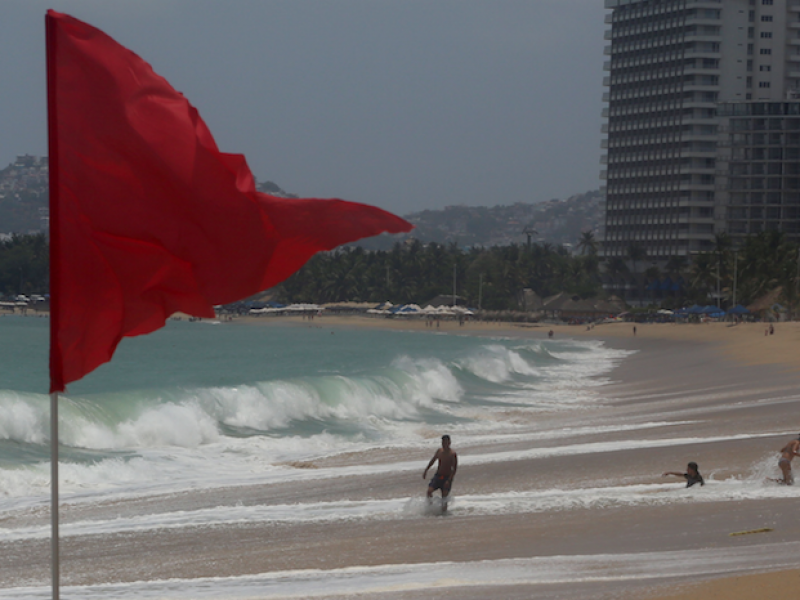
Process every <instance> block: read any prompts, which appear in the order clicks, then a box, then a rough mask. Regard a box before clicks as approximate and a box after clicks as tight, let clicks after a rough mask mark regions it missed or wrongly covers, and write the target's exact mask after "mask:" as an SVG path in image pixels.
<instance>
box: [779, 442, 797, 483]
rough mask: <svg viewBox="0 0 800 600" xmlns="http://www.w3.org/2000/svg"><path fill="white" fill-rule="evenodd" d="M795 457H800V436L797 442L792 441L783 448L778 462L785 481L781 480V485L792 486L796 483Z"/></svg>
mask: <svg viewBox="0 0 800 600" xmlns="http://www.w3.org/2000/svg"><path fill="white" fill-rule="evenodd" d="M795 456H800V436H797V439H796V440H792V441H791V442H789V443H788V444H786V445H785V446H784V447H783V448H781V457H780V459H779V460H778V467H780V469H781V473H783V479H779V480H778V481H779V482H780V483H783V484H786V485H792V484H793V483H794V475H793V474H792V459H793V458H794V457H795Z"/></svg>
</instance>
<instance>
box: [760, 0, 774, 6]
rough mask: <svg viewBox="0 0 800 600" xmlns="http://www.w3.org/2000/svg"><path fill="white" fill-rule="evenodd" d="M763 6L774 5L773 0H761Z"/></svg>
mask: <svg viewBox="0 0 800 600" xmlns="http://www.w3.org/2000/svg"><path fill="white" fill-rule="evenodd" d="M761 5H762V6H772V0H761Z"/></svg>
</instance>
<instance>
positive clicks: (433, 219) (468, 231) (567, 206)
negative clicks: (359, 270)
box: [357, 190, 605, 250]
mask: <svg viewBox="0 0 800 600" xmlns="http://www.w3.org/2000/svg"><path fill="white" fill-rule="evenodd" d="M604 216H605V201H604V200H603V196H602V194H601V193H600V191H599V190H595V191H592V192H586V193H585V194H578V195H575V196H572V197H570V198H567V199H566V200H549V201H546V202H536V203H534V202H531V203H517V204H512V205H510V206H493V207H485V206H448V207H446V208H445V209H444V210H424V211H422V212H416V213H412V214H410V215H404V218H405V219H406V220H408V221H409V222H411V223H413V224H414V225H415V226H416V227H415V229H414V230H413V231H412V232H411V233H409V234H407V235H405V236H386V235H383V236H379V237H376V238H371V239H368V240H363V241H361V242H359V243H358V244H357V245H359V246H362V247H364V248H369V249H371V250H387V249H389V248H390V247H391V246H392V244H394V243H395V242H396V241H397V240H398V239H404V238H415V239H418V240H420V241H421V242H424V243H427V242H437V243H440V244H449V243H455V244H457V245H458V246H459V247H466V246H484V247H489V246H507V245H509V244H520V243H526V242H527V241H528V232H530V237H531V241H532V242H534V243H537V242H538V243H542V242H547V243H550V244H553V245H558V246H560V245H563V246H566V247H567V248H570V247H571V248H575V247H576V246H577V244H578V240H579V239H580V236H581V233H582V232H584V231H592V232H594V234H595V238H597V237H599V234H600V227H601V224H602V222H603V219H604Z"/></svg>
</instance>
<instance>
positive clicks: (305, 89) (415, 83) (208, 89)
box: [0, 0, 606, 214]
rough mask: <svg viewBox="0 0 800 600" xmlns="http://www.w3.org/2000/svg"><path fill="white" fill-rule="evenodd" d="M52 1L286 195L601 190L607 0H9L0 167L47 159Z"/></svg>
mask: <svg viewBox="0 0 800 600" xmlns="http://www.w3.org/2000/svg"><path fill="white" fill-rule="evenodd" d="M48 8H53V9H55V10H58V11H60V12H66V13H68V14H71V15H72V16H74V17H77V18H79V19H81V20H83V21H86V22H87V23H89V24H91V25H93V26H95V27H98V28H99V29H102V30H103V31H105V32H106V33H107V34H109V35H110V36H111V37H113V38H115V39H116V40H117V41H118V42H120V43H121V44H123V45H125V46H127V47H128V48H130V49H131V50H133V51H134V52H135V53H137V54H138V55H139V56H141V57H142V58H143V59H145V60H146V61H147V62H149V63H150V64H151V65H152V66H153V68H154V69H155V71H156V72H157V73H159V74H160V75H162V76H164V77H165V78H166V79H167V80H168V81H169V82H170V83H171V84H172V85H173V87H175V88H176V89H177V90H179V91H181V92H183V93H184V94H185V95H186V97H187V98H188V99H189V101H190V102H191V103H192V104H194V105H195V106H196V107H197V108H198V110H199V111H200V114H201V115H202V117H203V118H204V120H205V121H206V123H207V124H208V126H209V128H210V129H211V132H212V133H213V134H214V137H215V138H216V140H217V144H218V145H219V147H220V149H222V150H223V151H225V152H232V153H241V154H244V155H245V156H246V157H247V161H248V163H249V165H250V168H251V170H252V171H253V173H254V175H255V176H256V178H257V179H258V180H260V181H263V180H272V181H274V182H276V183H277V184H278V185H280V186H281V187H282V188H283V189H285V190H286V191H288V192H292V193H295V194H299V195H301V196H313V197H322V198H330V197H338V198H344V199H347V200H354V201H357V202H366V203H368V204H374V205H376V206H380V207H382V208H385V209H388V210H391V211H393V212H396V213H398V214H407V213H409V212H412V211H418V210H423V209H425V208H432V209H438V208H443V207H444V206H448V205H455V204H464V205H482V206H494V205H497V204H513V203H514V202H532V201H540V200H549V199H551V198H566V197H568V196H570V195H572V194H576V193H580V192H585V191H588V190H592V189H596V188H597V187H599V185H600V180H599V179H598V173H599V171H600V164H599V159H600V155H601V150H600V139H601V134H600V126H601V124H602V119H601V116H600V112H601V110H602V108H603V104H602V101H601V96H602V93H603V91H604V90H603V88H602V78H603V71H602V65H603V59H604V57H603V46H604V40H603V32H604V30H605V25H604V23H603V17H604V15H605V13H606V11H605V10H604V9H603V2H602V0H515V1H510V0H484V1H476V0H229V1H221V0H216V1H211V0H135V1H134V0H48V1H46V2H42V1H40V0H0V168H2V167H5V166H6V165H7V164H9V163H10V162H12V161H13V160H14V158H15V157H16V156H17V155H20V154H35V155H46V154H47V135H46V98H45V43H44V15H45V12H46V10H47V9H48Z"/></svg>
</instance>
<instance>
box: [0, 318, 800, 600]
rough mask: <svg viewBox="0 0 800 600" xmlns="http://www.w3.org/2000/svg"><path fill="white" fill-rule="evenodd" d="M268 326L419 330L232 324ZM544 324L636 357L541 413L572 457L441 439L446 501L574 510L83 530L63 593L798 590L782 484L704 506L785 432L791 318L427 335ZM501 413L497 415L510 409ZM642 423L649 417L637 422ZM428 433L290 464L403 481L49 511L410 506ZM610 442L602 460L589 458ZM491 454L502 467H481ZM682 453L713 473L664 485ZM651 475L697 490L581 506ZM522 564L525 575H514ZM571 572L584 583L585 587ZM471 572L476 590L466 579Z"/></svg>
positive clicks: (38, 559)
mask: <svg viewBox="0 0 800 600" xmlns="http://www.w3.org/2000/svg"><path fill="white" fill-rule="evenodd" d="M276 322H280V323H287V322H288V323H293V324H294V325H295V326H297V327H319V328H326V329H330V330H331V332H332V333H334V334H335V332H336V331H337V330H338V329H341V328H356V327H377V328H386V329H401V330H419V331H423V330H428V331H430V330H431V328H429V327H428V326H426V324H425V322H424V321H401V320H389V319H373V318H366V317H344V316H342V317H339V316H321V317H316V318H315V319H314V320H304V319H302V318H300V317H281V318H274V317H269V318H263V317H262V318H255V317H253V318H251V317H247V318H241V319H236V321H235V322H234V323H232V326H239V325H253V326H270V324H271V323H276ZM550 330H552V331H553V333H554V336H555V337H556V338H557V339H560V338H567V337H571V338H580V339H587V338H588V339H597V340H602V341H603V342H604V343H605V344H607V345H608V346H610V347H612V348H617V349H621V350H628V351H633V352H634V353H633V354H632V355H631V356H629V357H628V358H627V359H625V360H624V361H623V363H622V364H621V365H620V366H619V367H617V368H616V369H615V370H614V371H613V372H612V373H611V374H610V376H609V377H610V380H611V382H610V383H608V384H606V385H603V386H600V387H598V388H597V389H596V392H595V393H596V394H597V395H598V398H599V399H601V400H602V401H601V402H598V403H597V405H596V406H595V407H593V408H591V409H587V410H586V411H585V413H584V414H582V415H579V416H576V415H574V414H572V415H569V416H565V415H562V414H557V413H554V414H544V415H542V417H541V418H542V421H543V422H545V421H546V423H547V426H548V427H550V428H553V427H558V426H563V427H568V428H573V427H577V426H578V425H579V424H582V426H583V429H582V430H581V432H580V434H579V435H576V437H575V439H574V440H571V444H572V445H573V446H574V447H575V450H574V452H572V453H566V454H565V453H563V452H562V453H554V454H550V453H549V452H548V450H549V449H550V448H551V447H552V446H553V445H554V444H555V442H553V441H549V440H548V439H546V438H542V439H539V440H536V441H533V442H532V441H530V440H520V441H519V442H508V441H506V442H503V443H497V442H493V441H491V440H486V441H484V442H482V443H481V444H474V445H472V446H468V447H464V446H460V445H459V444H458V440H457V439H455V440H454V448H455V449H456V450H457V451H458V452H459V456H460V457H461V461H462V466H461V467H460V469H459V472H458V478H457V481H456V486H455V490H454V492H455V494H456V502H457V498H458V495H464V496H468V495H471V494H472V495H474V494H484V495H485V494H506V495H512V496H513V495H522V496H524V495H528V496H532V495H537V494H540V495H546V494H548V493H550V491H551V490H552V489H553V488H554V487H555V488H557V489H558V491H559V493H560V494H562V495H564V494H572V495H573V496H574V506H573V507H572V508H571V509H570V510H556V509H554V510H547V511H543V512H541V511H540V512H534V513H525V512H524V511H522V512H516V513H511V514H459V513H458V512H454V513H453V514H452V515H450V516H448V517H447V518H419V519H379V520H367V521H354V522H352V523H348V522H347V521H334V522H330V523H305V524H304V523H299V524H269V525H262V526H248V527H243V526H242V527H237V526H231V525H224V526H216V527H198V528H195V529H191V528H184V529H181V530H180V532H179V533H175V532H171V531H169V530H164V531H157V530H156V531H146V532H136V531H130V532H125V533H120V534H117V535H115V536H112V537H108V536H92V535H82V536H76V537H72V538H68V539H66V540H65V541H64V542H63V546H62V583H63V584H64V585H70V586H73V585H92V584H99V583H105V584H113V583H114V582H121V583H124V582H133V581H142V580H152V581H160V580H168V579H170V578H187V579H196V578H219V577H241V576H246V575H251V576H253V577H265V576H270V574H272V575H274V576H275V577H290V576H298V577H299V576H300V575H298V574H302V577H314V576H315V575H314V574H315V573H325V574H328V575H330V573H336V574H337V575H336V576H337V577H339V576H340V575H341V574H347V573H353V572H358V573H359V574H361V576H363V577H365V578H369V577H372V578H374V583H371V584H370V585H368V586H367V587H364V588H363V589H361V591H356V592H353V591H352V590H349V591H342V593H341V594H337V592H336V589H337V588H336V587H335V585H333V586H332V587H330V589H328V590H327V594H326V596H325V597H326V598H340V597H341V598H345V597H347V598H380V599H382V600H395V599H400V598H403V599H406V598H408V599H415V598H440V599H443V600H445V599H448V600H449V599H455V598H458V599H459V600H463V599H466V600H470V599H475V600H478V599H483V598H505V599H516V598H520V599H522V598H548V599H552V598H565V599H566V598H569V599H570V600H575V599H577V600H581V599H587V600H588V599H598V598H600V599H605V598H609V599H612V598H614V599H618V600H633V599H642V598H652V599H654V600H655V599H667V598H670V599H676V600H677V599H682V598H689V597H692V598H697V597H701V598H726V599H732V600H737V599H739V598H742V599H744V598H756V597H757V598H760V599H762V600H771V599H773V598H775V599H777V598H781V599H783V598H787V597H793V594H795V595H796V592H795V590H796V586H797V583H798V579H799V578H800V570H797V569H794V566H795V564H796V561H792V560H791V556H792V555H793V554H794V553H796V552H797V551H798V550H800V523H799V522H798V520H797V519H796V517H795V514H794V513H795V510H796V506H797V497H796V495H793V492H794V490H793V488H785V491H786V492H787V494H786V495H785V496H782V497H774V498H766V499H765V498H760V497H752V498H749V497H747V490H746V485H743V486H742V487H743V490H744V491H743V492H742V494H743V496H742V497H743V498H744V499H741V498H740V497H738V496H737V497H735V498H734V497H723V496H714V495H713V493H712V491H713V489H714V482H720V481H730V480H737V481H738V480H743V481H745V482H746V481H751V480H753V477H754V473H755V476H758V474H759V473H761V472H764V473H766V474H768V475H770V476H775V473H773V470H774V471H776V470H777V469H776V464H777V454H778V450H779V449H780V448H781V447H782V445H783V444H785V443H786V441H788V440H789V439H791V438H792V437H796V436H797V433H798V432H800V418H798V416H797V410H796V406H797V400H798V392H797V384H798V369H800V354H799V353H798V352H797V347H798V342H800V324H797V323H778V324H776V325H775V333H774V335H764V326H763V324H742V325H737V326H734V327H729V326H727V325H726V324H698V325H674V324H663V325H643V324H639V325H637V326H636V335H634V334H633V326H632V325H631V324H626V323H615V324H609V325H599V326H596V327H594V328H592V329H587V328H586V327H585V326H550V325H541V326H527V325H526V326H520V325H514V324H502V323H466V324H464V325H459V324H458V323H457V322H447V321H443V322H441V324H440V326H439V327H438V328H435V327H434V331H435V332H437V333H449V334H455V335H485V336H496V335H502V336H518V337H530V338H541V339H545V338H547V336H548V332H549V331H550ZM508 418H509V419H513V418H514V416H513V413H509V416H508ZM621 419H624V420H625V422H626V423H631V424H636V425H638V426H639V427H638V428H637V429H636V430H635V434H628V433H627V432H626V431H624V430H619V429H613V428H610V427H609V426H610V425H613V424H615V423H618V422H619V421H620V420H621ZM651 422H657V423H659V424H660V425H659V426H658V427H652V428H648V426H647V424H648V423H651ZM665 423H666V426H665V425H664V424H665ZM438 434H439V432H437V431H436V430H435V428H433V427H432V428H431V430H430V434H429V435H430V439H431V447H430V449H429V450H428V449H426V450H424V451H423V450H419V451H413V452H408V453H405V454H404V455H402V456H394V455H392V452H391V451H389V450H387V451H384V452H378V453H372V454H370V455H363V454H357V453H354V454H351V455H340V456H336V457H333V458H329V459H326V460H325V461H320V462H319V463H317V464H305V465H296V466H297V467H298V468H304V469H321V468H326V467H331V466H354V465H369V464H377V465H381V464H387V465H391V464H395V463H398V464H399V463H403V464H405V463H407V462H412V463H415V464H418V465H419V469H418V472H417V471H412V472H408V471H393V470H386V472H380V473H365V474H363V475H358V476H353V477H341V478H334V479H329V480H326V481H325V482H324V485H320V484H319V482H317V481H314V480H311V481H299V480H298V481H297V482H294V483H291V484H288V485H287V484H284V485H281V486H274V485H269V484H265V485H254V486H250V487H244V488H242V487H237V488H236V489H230V490H223V491H220V490H208V491H203V490H200V491H198V492H196V493H191V494H172V495H169V496H164V497H153V496H148V497H146V498H143V499H142V500H141V501H137V500H126V502H125V503H124V505H120V504H118V503H114V502H108V503H106V504H104V505H92V506H91V508H90V509H88V508H87V509H82V508H80V507H67V510H65V511H64V512H63V513H62V516H61V519H62V522H63V523H66V524H69V523H70V522H77V521H86V520H87V519H89V518H91V519H101V518H124V517H125V516H126V515H135V514H142V513H147V512H148V511H150V510H152V511H156V510H157V511H188V510H198V509H203V508H205V507H220V506H223V507H224V506H240V505H244V506H249V505H253V506H255V505H278V504H282V503H285V504H291V503H292V502H297V501H299V500H300V499H302V501H303V502H313V501H315V500H319V501H320V502H322V501H324V502H337V501H341V502H348V501H352V500H353V499H358V498H369V499H370V500H372V501H376V502H378V501H382V500H385V501H388V500H390V499H394V498H398V497H411V498H419V497H420V494H421V493H422V492H423V491H424V482H423V481H422V479H421V478H420V475H421V473H422V470H423V468H424V466H425V464H426V463H427V461H428V459H429V458H430V455H431V454H432V452H433V450H434V449H435V448H436V447H437V445H438V437H437V436H438ZM681 440H684V441H681ZM608 444H614V445H615V446H614V447H615V448H617V449H615V450H614V451H613V452H606V451H598V452H592V451H591V448H598V449H601V448H604V447H606V446H607V445H608ZM487 455H489V456H493V457H506V458H504V459H503V458H501V459H498V458H495V459H492V460H491V461H481V460H477V458H478V457H482V456H487ZM471 457H476V459H475V460H471ZM689 460H694V461H696V462H697V463H699V465H700V467H701V471H702V472H703V474H704V476H705V477H706V479H707V480H708V481H709V485H707V486H705V489H702V490H699V491H698V490H696V489H694V488H693V489H692V490H684V487H683V484H682V483H681V481H680V480H678V478H673V479H671V480H670V479H668V478H664V477H662V476H661V474H662V472H664V471H677V470H683V469H684V467H685V465H686V463H687V462H688V461H689ZM654 483H658V484H665V485H667V484H669V485H673V486H674V494H683V493H684V492H692V494H694V495H686V499H685V501H678V502H671V503H667V504H663V505H659V504H635V503H634V504H630V503H625V502H623V501H620V502H619V504H618V505H614V504H613V502H611V503H610V504H609V503H606V504H605V505H604V508H602V510H599V509H598V508H597V507H596V506H595V505H593V504H592V503H591V502H590V501H588V500H586V497H587V495H590V494H592V493H593V494H604V493H605V494H609V493H610V494H612V495H613V494H615V493H620V494H621V493H622V492H623V491H624V486H636V485H639V484H654ZM777 487H778V486H776V488H777ZM606 490H611V491H610V492H608V491H606ZM670 493H673V492H670ZM698 494H699V495H698ZM681 498H683V496H682V497H681ZM612 499H613V496H612ZM456 506H457V505H456ZM84 510H91V514H84V513H83V512H82V511H84ZM13 519H14V521H15V522H14V523H13V525H15V526H20V525H21V524H25V523H22V521H24V520H28V521H29V522H30V523H31V524H34V523H41V522H42V521H44V520H46V519H47V515H46V514H28V515H24V516H20V515H15V516H14V517H13ZM48 544H49V542H47V541H46V540H24V541H19V542H0V550H2V553H3V556H4V559H3V561H2V562H0V581H2V582H3V587H10V586H21V585H26V584H38V585H41V582H43V581H47V579H48V575H49V563H48V560H49V557H48V552H47V546H48ZM429 564H437V565H441V564H446V565H450V566H449V567H447V569H450V570H451V571H452V573H451V577H444V578H443V577H441V575H440V574H438V575H432V576H431V577H432V579H431V581H430V583H429V584H428V585H425V584H424V583H420V585H419V586H417V587H411V588H409V587H403V586H402V585H401V586H399V587H398V584H396V583H393V581H394V580H393V579H392V577H393V573H394V571H393V570H392V569H399V570H402V569H403V568H404V566H407V565H417V566H418V567H420V568H421V569H422V570H421V571H420V572H421V573H424V566H425V565H429ZM653 565H660V567H659V569H658V572H659V573H660V574H661V575H660V576H658V577H653V576H647V577H641V576H639V574H640V573H641V572H644V571H646V570H647V569H652V567H653ZM709 565H711V566H709ZM561 570H563V575H562V576H559V573H560V572H561ZM498 572H501V573H507V574H508V582H507V583H506V584H503V585H499V584H498V582H497V577H498V575H497V573H498ZM437 573H438V572H437ZM526 573H530V574H531V576H530V578H527V579H526V575H525V574H526ZM576 573H578V576H576V575H575V574H576ZM101 574H102V575H101ZM289 574H294V575H289ZM581 574H584V575H585V582H583V583H582V581H583V580H582V579H581V577H582V576H581ZM342 576H344V575H342ZM420 577H422V575H420ZM467 580H469V581H470V582H471V583H470V585H468V586H466V587H465V586H462V585H460V584H459V583H458V582H459V581H467ZM332 581H334V580H333V579H332ZM335 581H338V580H335ZM370 581H372V580H370ZM421 581H422V580H421ZM481 581H486V584H485V585H483V586H482V585H481V584H480V582H481ZM543 581H544V583H542V582H543ZM755 590H757V593H756V591H755ZM298 594H299V592H298ZM270 597H272V596H270ZM285 597H289V596H285ZM292 597H302V596H292Z"/></svg>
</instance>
